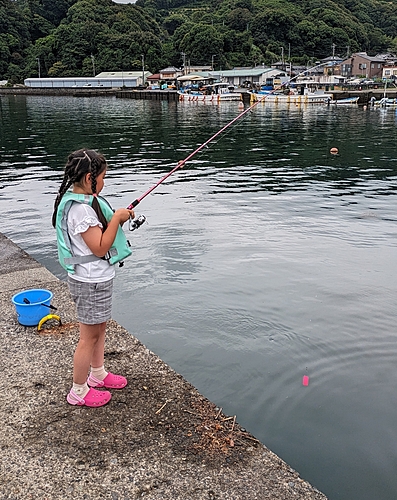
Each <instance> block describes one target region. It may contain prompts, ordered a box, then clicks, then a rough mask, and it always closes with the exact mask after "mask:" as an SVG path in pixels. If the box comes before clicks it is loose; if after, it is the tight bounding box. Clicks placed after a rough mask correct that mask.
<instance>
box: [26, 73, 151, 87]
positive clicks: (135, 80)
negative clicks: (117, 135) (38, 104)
mask: <svg viewBox="0 0 397 500" xmlns="http://www.w3.org/2000/svg"><path fill="white" fill-rule="evenodd" d="M151 74H152V73H150V71H145V72H143V71H113V72H104V73H100V74H99V75H97V76H95V77H67V78H66V77H65V78H27V79H26V80H25V81H24V84H25V85H26V87H32V88H33V87H34V88H54V89H56V88H82V87H92V88H98V87H106V88H119V87H138V86H142V85H144V82H145V81H146V78H147V77H148V76H151Z"/></svg>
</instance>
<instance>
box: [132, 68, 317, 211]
mask: <svg viewBox="0 0 397 500" xmlns="http://www.w3.org/2000/svg"><path fill="white" fill-rule="evenodd" d="M324 64H326V63H321V64H318V65H316V66H313V67H312V68H309V69H307V70H305V71H302V72H301V73H299V74H298V75H296V76H294V77H293V78H290V79H289V80H288V81H287V82H285V83H283V84H282V85H280V86H279V87H277V88H275V89H274V90H272V91H271V92H269V94H267V95H270V94H272V93H273V92H276V91H277V90H280V89H281V88H283V87H285V86H287V85H288V84H289V83H291V82H292V81H293V80H295V78H298V76H301V75H303V74H305V73H307V72H308V71H311V70H313V69H315V68H317V67H319V66H323V65H324ZM265 99H266V95H264V96H262V97H261V98H260V99H258V100H257V101H255V102H254V103H253V104H251V106H249V107H248V108H247V109H245V110H244V111H242V112H241V113H240V114H238V115H237V116H236V117H235V118H233V120H231V121H230V122H229V123H227V124H226V125H225V126H224V127H222V128H221V129H220V130H218V132H216V134H214V135H213V136H211V137H210V138H209V139H207V140H206V141H205V142H203V144H201V146H199V147H198V148H197V149H195V150H194V151H193V152H192V153H190V155H189V156H187V157H186V158H185V159H184V160H179V162H178V164H177V165H176V167H174V168H173V169H172V170H171V171H170V172H168V174H166V175H165V176H164V177H162V178H161V179H160V180H159V181H158V182H156V184H155V185H154V186H152V187H151V188H150V189H148V190H147V191H146V192H145V193H143V195H141V196H140V197H139V198H137V199H136V200H135V201H133V202H132V203H131V204H130V205H128V207H127V208H128V209H129V210H132V209H133V208H134V207H136V206H137V205H139V203H140V202H141V201H142V200H143V199H144V198H146V196H148V195H149V194H150V193H151V192H152V191H154V190H155V189H156V188H157V187H158V186H160V184H162V183H163V182H164V181H165V180H166V179H168V177H170V175H172V174H173V173H174V172H176V171H177V170H179V169H180V168H182V167H183V166H184V165H185V163H186V162H188V161H189V160H190V159H191V158H193V156H194V155H196V154H197V153H199V152H200V151H201V150H202V149H203V148H205V147H206V146H207V145H208V144H209V143H210V142H212V141H213V140H214V139H216V138H217V137H218V136H219V135H221V134H222V133H223V132H224V131H225V130H226V129H228V128H229V127H231V126H232V125H233V124H234V123H236V122H237V121H238V120H240V119H241V118H242V117H243V116H245V115H246V114H247V113H248V112H249V111H251V109H253V108H254V107H255V106H257V105H258V104H259V103H261V102H263V101H264V100H265Z"/></svg>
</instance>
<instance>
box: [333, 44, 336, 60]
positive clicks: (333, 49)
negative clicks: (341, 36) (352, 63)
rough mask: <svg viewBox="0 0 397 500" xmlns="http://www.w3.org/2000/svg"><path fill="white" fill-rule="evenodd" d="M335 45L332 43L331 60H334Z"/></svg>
mask: <svg viewBox="0 0 397 500" xmlns="http://www.w3.org/2000/svg"><path fill="white" fill-rule="evenodd" d="M335 47H336V45H335V44H334V43H333V44H332V61H334V60H335Z"/></svg>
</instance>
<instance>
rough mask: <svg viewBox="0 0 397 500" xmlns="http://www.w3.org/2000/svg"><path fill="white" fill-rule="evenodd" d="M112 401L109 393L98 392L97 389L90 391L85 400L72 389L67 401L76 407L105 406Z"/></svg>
mask: <svg viewBox="0 0 397 500" xmlns="http://www.w3.org/2000/svg"><path fill="white" fill-rule="evenodd" d="M111 399H112V395H111V394H110V392H109V391H96V390H95V389H90V390H89V391H88V392H87V394H86V395H85V396H84V398H81V397H80V396H78V395H77V394H76V393H75V392H73V390H72V389H70V392H69V394H68V395H67V396H66V400H67V402H68V403H69V404H70V405H74V406H89V407H96V406H103V405H105V404H107V403H109V401H110V400H111Z"/></svg>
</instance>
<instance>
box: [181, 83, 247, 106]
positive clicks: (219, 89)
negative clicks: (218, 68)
mask: <svg viewBox="0 0 397 500" xmlns="http://www.w3.org/2000/svg"><path fill="white" fill-rule="evenodd" d="M178 95H179V100H180V101H187V102H197V101H205V102H221V101H241V100H242V95H241V92H239V91H238V88H237V87H235V86H234V85H230V84H229V83H214V84H212V85H206V86H205V88H204V89H203V90H193V89H190V88H188V89H180V90H178Z"/></svg>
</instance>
